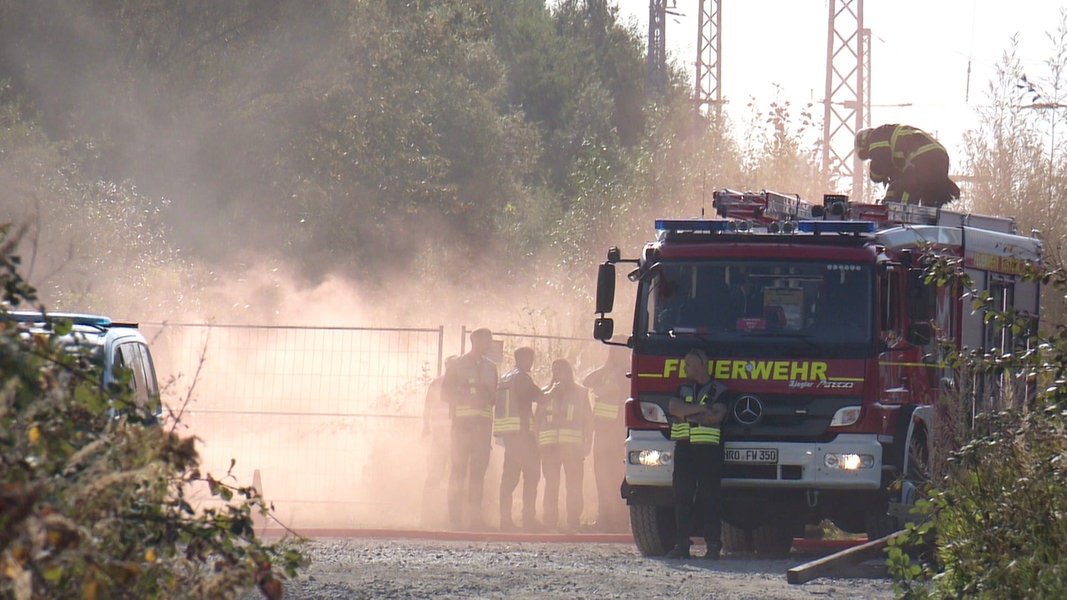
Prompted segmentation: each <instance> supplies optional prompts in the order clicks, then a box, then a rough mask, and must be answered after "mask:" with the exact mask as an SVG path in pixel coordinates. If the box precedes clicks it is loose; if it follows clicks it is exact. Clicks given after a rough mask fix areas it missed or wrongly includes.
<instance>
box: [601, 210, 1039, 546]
mask: <svg viewBox="0 0 1067 600" xmlns="http://www.w3.org/2000/svg"><path fill="white" fill-rule="evenodd" d="M715 207H716V209H717V210H718V213H719V215H720V216H721V217H722V218H716V219H705V218H699V219H660V220H657V221H656V234H657V237H656V239H655V241H652V242H649V243H648V244H646V245H645V246H644V248H643V250H642V251H641V253H640V255H639V256H638V257H637V258H635V259H629V260H627V259H623V258H622V256H621V253H620V252H619V250H618V249H615V248H613V249H611V250H610V251H609V252H608V260H607V261H606V262H605V263H603V264H602V265H601V266H600V271H599V274H598V289H597V312H598V313H599V318H598V319H597V321H596V325H595V327H594V337H595V338H597V339H599V340H601V341H603V342H605V343H622V342H617V341H614V336H613V334H614V322H613V320H612V319H611V317H609V316H608V313H610V312H611V311H612V308H613V303H614V296H615V287H616V268H615V267H616V265H618V264H620V263H631V265H632V270H630V271H629V273H628V274H627V278H628V279H629V280H630V281H631V282H633V283H634V284H636V293H635V297H636V303H635V304H634V317H633V329H632V331H631V332H630V335H629V336H628V339H627V340H626V342H625V344H626V345H628V346H629V347H630V348H631V350H632V362H631V373H630V398H629V399H628V400H627V402H626V407H625V411H626V426H627V439H626V476H625V481H624V482H623V486H622V494H623V497H624V498H625V500H626V502H627V503H628V505H629V507H630V516H631V528H632V530H633V534H634V539H635V541H636V544H637V546H638V548H639V550H640V551H641V552H642V554H645V555H660V554H663V553H665V552H667V551H668V550H669V549H670V548H671V547H672V546H673V542H674V539H675V536H674V529H675V521H674V509H673V501H674V500H673V497H672V492H671V473H672V468H673V464H672V459H673V447H674V443H673V442H672V441H671V440H670V437H669V425H668V416H667V404H668V403H669V401H670V399H671V398H672V397H674V396H675V395H676V393H677V390H678V387H679V385H680V384H681V383H682V382H683V381H684V380H685V376H686V374H685V372H684V369H685V366H684V362H683V360H682V357H684V356H685V354H686V353H687V352H688V351H689V350H690V349H692V348H696V347H698V348H702V349H704V350H705V351H706V352H707V354H708V356H709V361H708V372H709V374H711V376H712V377H713V378H714V379H715V380H717V381H719V382H720V383H722V384H724V385H725V386H726V388H727V391H726V392H725V398H726V401H727V403H728V407H729V418H728V419H727V421H726V422H724V424H723V434H724V439H725V447H724V450H725V467H724V470H723V515H722V518H723V520H724V522H725V524H726V525H727V527H724V542H725V544H726V549H727V550H730V549H731V548H734V549H736V548H738V547H747V546H749V545H751V544H754V545H755V548H756V549H757V550H762V551H783V550H788V548H789V545H790V544H791V542H792V538H793V537H794V536H795V535H798V534H802V532H803V530H804V527H805V525H808V524H816V523H819V522H821V521H822V520H823V519H829V520H831V521H832V522H833V523H834V524H836V525H837V526H838V527H839V528H841V529H843V530H845V531H847V532H853V533H863V532H866V533H867V534H868V536H869V537H871V538H874V537H881V536H883V535H885V534H887V533H890V532H891V531H893V530H895V529H898V528H900V527H901V526H902V525H903V520H904V519H905V518H906V517H907V510H906V509H902V507H906V506H907V505H909V504H911V503H913V501H914V499H915V495H916V490H917V487H918V486H920V485H921V484H922V482H923V481H924V480H926V479H927V478H928V476H929V474H928V465H929V461H930V456H931V452H932V450H933V444H932V441H933V436H934V435H935V433H936V432H937V431H938V430H937V428H936V425H935V423H934V421H935V416H936V413H937V412H938V411H937V410H935V405H936V403H938V402H939V400H942V399H945V398H948V397H949V396H951V395H952V394H951V393H952V391H953V390H955V389H956V385H957V382H956V374H955V373H954V370H953V369H952V368H951V367H950V366H948V365H946V364H945V362H944V360H943V356H942V352H941V350H940V349H941V348H942V346H941V345H940V344H942V343H944V342H952V343H953V344H955V345H956V347H959V348H963V347H968V348H985V349H989V350H992V349H994V348H996V349H1010V348H1012V347H1013V344H1014V343H1015V342H1014V340H1013V339H1012V338H1011V332H1010V331H1009V330H997V329H996V328H994V327H992V326H991V325H989V324H988V323H987V322H986V320H985V319H984V315H983V314H981V313H976V312H974V311H972V309H971V303H970V300H966V299H963V298H961V296H962V291H961V290H959V289H953V288H952V287H951V286H945V287H938V286H935V285H928V284H927V283H926V282H925V275H924V267H923V265H922V264H921V262H922V261H921V260H920V259H921V257H922V256H923V255H924V253H925V252H927V251H929V250H933V251H935V252H937V253H940V254H944V255H948V256H951V257H957V258H959V259H961V260H962V262H963V266H964V268H965V270H966V272H967V273H968V274H969V275H970V277H971V278H972V280H973V281H974V283H975V285H976V286H977V287H978V289H983V290H989V291H990V292H991V293H992V294H993V297H994V298H995V299H996V303H997V307H998V308H1000V309H1014V310H1015V311H1018V313H1019V314H1020V315H1023V316H1025V317H1026V318H1027V319H1029V322H1030V323H1032V326H1033V327H1036V322H1037V315H1038V296H1039V289H1038V284H1037V283H1035V282H1031V281H1026V280H1024V278H1023V273H1024V269H1025V268H1026V265H1027V264H1028V263H1030V262H1037V261H1039V260H1040V256H1041V244H1040V242H1039V240H1037V239H1035V238H1033V237H1027V236H1021V235H1018V234H1016V233H1015V231H1014V229H1015V228H1014V222H1013V221H1012V220H1011V219H1006V218H1000V217H985V216H979V215H967V214H962V213H954V212H950V211H945V210H939V209H934V208H928V207H920V206H908V205H894V204H890V205H883V204H854V203H850V202H848V200H847V199H846V198H844V197H841V196H828V197H827V198H826V199H825V200H824V203H823V204H822V205H812V204H809V203H807V202H804V201H802V200H800V199H799V198H797V197H790V196H785V195H782V194H776V193H774V192H767V191H763V192H759V193H750V192H745V193H743V192H734V191H731V190H723V191H720V192H716V194H715ZM976 391H977V393H979V394H981V393H986V394H989V393H992V390H989V389H985V390H983V389H981V386H979V387H978V389H976ZM697 531H699V530H697ZM694 533H697V532H694Z"/></svg>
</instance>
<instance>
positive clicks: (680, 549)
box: [665, 546, 692, 559]
mask: <svg viewBox="0 0 1067 600" xmlns="http://www.w3.org/2000/svg"><path fill="white" fill-rule="evenodd" d="M665 558H670V559H678V558H692V555H690V554H689V548H686V547H684V546H675V547H674V548H671V551H670V552H668V553H667V555H666V557H665Z"/></svg>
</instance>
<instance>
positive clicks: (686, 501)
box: [667, 349, 727, 560]
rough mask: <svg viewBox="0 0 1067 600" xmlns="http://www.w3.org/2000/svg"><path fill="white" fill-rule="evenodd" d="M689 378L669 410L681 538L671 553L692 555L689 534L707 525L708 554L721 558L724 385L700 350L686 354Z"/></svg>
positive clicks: (685, 556)
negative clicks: (712, 372) (711, 371)
mask: <svg viewBox="0 0 1067 600" xmlns="http://www.w3.org/2000/svg"><path fill="white" fill-rule="evenodd" d="M685 375H686V377H687V381H686V382H685V383H683V384H682V385H681V387H680V388H679V389H678V396H679V397H678V398H672V399H671V401H670V404H669V406H668V412H669V413H670V415H671V417H673V419H672V423H671V439H672V440H674V474H673V478H672V481H671V487H672V489H673V491H674V511H675V518H676V525H677V530H676V531H677V535H678V537H677V540H676V542H675V545H674V548H673V549H671V551H670V552H668V553H667V557H668V558H689V535H690V534H691V533H692V529H693V525H694V524H695V523H703V524H704V531H703V536H704V541H705V543H706V544H707V554H705V555H704V556H705V558H709V559H712V560H717V559H718V558H719V552H720V551H721V550H722V516H721V504H722V501H721V500H722V499H721V497H720V496H721V490H722V487H721V479H722V464H723V451H722V432H721V430H720V428H719V425H720V424H721V423H722V421H723V420H724V419H725V418H726V412H727V411H726V403H725V401H724V400H723V398H722V393H723V392H724V391H725V386H723V385H722V384H720V383H717V382H716V381H714V380H712V379H711V376H710V375H709V374H708V355H707V354H706V353H705V352H704V351H703V350H700V349H695V350H691V351H690V352H689V354H686V355H685Z"/></svg>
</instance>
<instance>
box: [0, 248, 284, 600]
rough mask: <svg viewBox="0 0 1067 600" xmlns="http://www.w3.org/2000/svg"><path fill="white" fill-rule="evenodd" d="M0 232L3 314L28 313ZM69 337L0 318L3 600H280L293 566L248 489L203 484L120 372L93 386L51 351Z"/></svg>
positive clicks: (97, 373) (96, 376)
mask: <svg viewBox="0 0 1067 600" xmlns="http://www.w3.org/2000/svg"><path fill="white" fill-rule="evenodd" d="M3 233H4V234H5V235H4V236H3V237H2V238H0V241H2V242H3V243H2V245H0V250H2V252H0V281H2V282H3V283H4V290H5V293H4V301H3V304H0V306H5V307H10V306H16V305H20V304H24V303H33V302H34V301H35V290H34V289H33V288H32V287H30V286H28V284H26V283H25V281H24V280H23V279H22V277H21V276H20V275H19V272H18V269H17V266H18V264H19V261H18V259H17V257H15V256H13V255H12V254H11V253H10V252H11V249H12V247H13V245H14V244H13V243H12V242H13V240H12V239H11V238H9V237H8V236H7V235H6V234H7V233H8V228H7V227H5V228H4V229H3ZM6 310H7V309H6V308H4V309H3V311H5V312H6ZM0 317H2V315H0ZM70 327H71V326H70V324H69V322H68V323H63V322H59V323H57V324H55V326H54V329H53V333H52V334H51V335H48V336H44V337H42V336H37V335H34V336H29V335H26V333H25V332H23V331H20V329H19V327H18V325H17V323H16V322H15V321H13V320H8V319H2V318H0V377H2V381H0V596H4V597H13V598H44V597H48V598H72V597H81V598H89V599H92V598H117V597H128V598H132V597H136V598H172V597H186V596H187V597H205V598H218V597H229V596H232V595H233V594H234V593H235V592H236V591H237V590H240V589H243V588H249V587H252V586H258V587H259V589H260V591H261V592H262V593H263V595H264V596H265V597H267V598H272V599H274V598H279V597H280V595H281V589H282V587H281V586H282V583H281V579H282V578H283V577H284V575H282V573H284V574H286V575H290V576H291V575H293V574H295V572H296V569H297V568H298V566H299V565H300V562H301V556H300V554H299V553H298V552H297V551H296V550H295V549H293V548H290V547H288V544H287V543H281V542H279V543H275V544H265V543H264V542H262V541H261V540H260V539H258V538H257V537H256V535H255V531H254V529H253V516H257V517H258V516H259V515H264V516H266V515H268V514H269V511H268V510H267V507H266V506H264V504H263V501H262V499H261V498H260V497H259V495H258V494H257V492H256V490H255V489H253V488H251V487H241V486H237V485H234V484H233V483H232V482H230V481H227V479H226V478H225V477H223V478H221V480H220V479H218V478H215V477H213V476H212V475H210V474H201V472H200V470H199V468H198V456H197V452H196V449H195V440H194V438H191V437H181V436H180V435H179V434H177V433H176V432H175V431H174V430H173V428H170V429H167V428H164V427H162V426H159V425H154V424H149V423H152V422H154V419H153V418H152V415H151V414H150V413H149V412H148V410H149V409H148V408H141V407H138V406H137V405H136V404H135V403H134V402H132V401H129V400H127V399H126V398H125V396H124V394H125V393H126V392H124V389H126V388H125V386H124V385H122V384H123V382H124V381H128V377H129V373H125V374H120V375H122V377H120V379H119V382H118V385H116V386H114V387H113V388H112V389H103V388H102V386H101V385H100V382H101V381H102V380H103V379H102V378H103V372H102V369H103V365H102V364H101V363H100V362H99V361H98V360H95V359H93V358H92V356H90V355H88V354H86V353H72V352H70V351H68V350H67V349H65V348H64V346H63V344H62V343H61V339H62V336H63V335H64V334H66V333H69V332H70ZM123 377H124V378H125V379H123ZM112 406H122V407H125V408H124V409H123V410H122V411H121V414H122V416H121V417H118V418H116V417H114V416H112V415H113V412H112V411H110V410H109V408H110V407H112ZM193 496H197V497H198V498H197V499H196V500H194V498H193ZM204 500H210V502H207V503H206V504H205V505H204V507H202V508H200V509H197V508H194V505H193V503H194V501H195V502H198V503H199V502H202V501H204Z"/></svg>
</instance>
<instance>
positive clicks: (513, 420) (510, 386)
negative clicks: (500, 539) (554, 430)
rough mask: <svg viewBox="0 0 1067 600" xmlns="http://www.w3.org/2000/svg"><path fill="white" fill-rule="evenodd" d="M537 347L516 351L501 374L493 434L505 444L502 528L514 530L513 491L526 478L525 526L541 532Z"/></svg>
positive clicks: (527, 528)
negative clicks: (535, 412) (535, 421)
mask: <svg viewBox="0 0 1067 600" xmlns="http://www.w3.org/2000/svg"><path fill="white" fill-rule="evenodd" d="M533 364H534V350H533V348H529V347H526V346H523V347H522V348H519V349H517V350H515V367H514V368H513V369H511V370H510V371H508V372H507V373H504V375H503V376H501V377H500V385H499V390H498V391H497V400H496V406H495V407H494V409H493V413H494V418H493V435H494V436H496V438H497V439H498V440H500V443H501V444H502V445H503V446H504V466H503V471H502V472H501V474H500V529H501V531H514V530H515V523H514V521H512V510H511V506H512V494H514V492H515V488H516V487H517V486H518V485H519V478H520V476H521V477H522V527H523V529H525V530H526V531H537V530H538V529H539V526H538V524H537V512H536V511H537V483H538V482H539V481H540V480H541V459H540V456H538V452H537V435H536V434H535V433H534V424H533V403H534V402H538V401H540V399H541V396H542V395H543V392H542V391H541V388H540V387H538V385H537V384H536V383H534V380H533V378H532V377H530V369H532V368H533Z"/></svg>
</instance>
